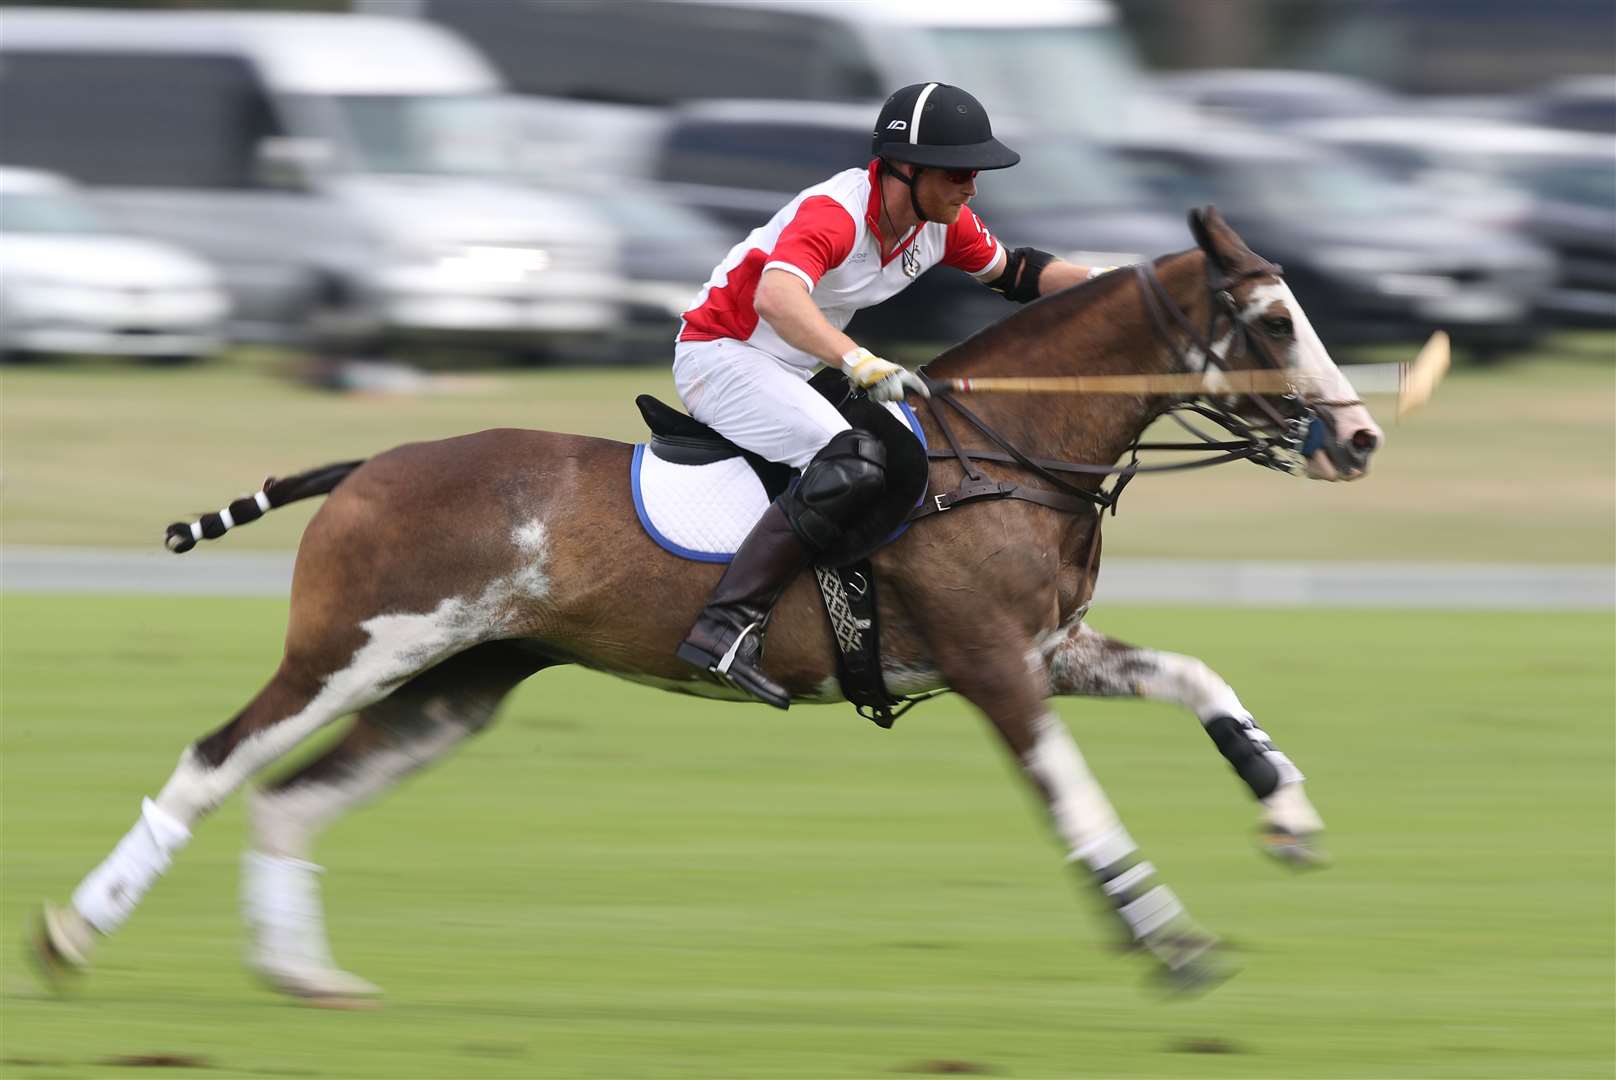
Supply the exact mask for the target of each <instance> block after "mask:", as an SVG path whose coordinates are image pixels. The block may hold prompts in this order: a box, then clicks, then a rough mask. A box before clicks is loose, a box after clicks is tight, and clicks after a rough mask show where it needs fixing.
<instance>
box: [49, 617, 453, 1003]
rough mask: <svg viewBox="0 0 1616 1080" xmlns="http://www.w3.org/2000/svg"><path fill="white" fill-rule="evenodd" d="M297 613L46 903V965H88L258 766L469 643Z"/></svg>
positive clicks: (405, 627) (410, 626)
mask: <svg viewBox="0 0 1616 1080" xmlns="http://www.w3.org/2000/svg"><path fill="white" fill-rule="evenodd" d="M296 615H297V612H296V609H295V608H294V619H293V632H292V633H291V634H289V636H288V648H287V654H286V657H285V658H284V659H283V660H282V662H281V665H280V667H279V668H278V669H277V670H276V672H275V675H274V677H273V678H271V679H270V681H269V682H268V684H266V685H265V686H264V688H263V689H262V690H260V691H259V692H258V694H257V696H256V697H254V698H253V699H252V701H251V702H249V703H248V704H247V706H246V708H244V709H242V710H241V712H239V713H237V714H236V716H235V717H234V718H233V719H232V720H231V721H230V722H229V723H228V724H225V725H224V726H223V727H221V728H220V729H219V730H217V731H215V732H213V733H212V734H211V735H208V736H206V737H204V738H202V739H199V740H197V741H196V742H195V743H193V744H192V745H190V746H188V747H186V749H185V751H184V752H183V753H182V754H181V755H180V760H179V764H178V766H177V767H176V768H175V769H174V773H173V775H172V776H170V777H169V780H168V783H167V784H165V785H164V786H163V789H162V791H161V792H159V794H158V796H157V798H156V799H155V800H153V799H146V800H143V802H142V804H141V812H140V818H139V819H138V820H137V821H136V822H135V825H134V827H133V828H132V829H130V830H129V832H128V833H127V834H126V835H125V836H124V838H123V839H122V840H121V841H119V843H118V845H117V846H116V847H115V848H113V850H112V853H111V854H110V855H108V856H107V858H106V859H105V860H103V861H102V863H101V864H100V865H99V866H97V867H96V868H95V869H94V870H92V871H91V872H90V874H89V875H88V876H87V877H86V878H85V879H84V880H83V881H82V882H80V884H79V887H78V888H77V889H76V890H75V891H74V893H73V903H72V906H71V907H66V908H55V907H52V906H50V905H47V906H46V907H45V909H44V912H43V914H42V918H41V925H40V928H39V936H38V938H37V940H36V954H37V956H38V957H39V959H40V961H41V963H42V964H43V966H44V967H45V969H46V971H47V972H48V973H52V974H54V973H55V972H57V971H60V970H63V969H83V968H86V967H88V965H89V960H90V953H91V951H92V950H93V949H94V947H95V943H96V941H97V940H98V937H100V936H105V935H108V934H111V933H113V932H114V931H115V930H117V929H118V928H119V927H120V926H122V925H123V923H124V921H125V920H126V919H128V917H129V916H130V914H132V913H133V912H134V910H135V907H136V906H137V905H138V904H139V903H140V901H141V899H142V898H143V897H144V896H145V895H146V892H147V891H148V890H149V889H150V888H151V887H152V885H153V884H155V883H156V881H157V879H158V878H159V877H161V876H162V874H163V872H164V871H166V870H167V869H168V867H169V864H170V863H171V862H172V861H173V858H174V856H175V854H177V853H178V852H179V850H180V849H181V848H183V847H184V846H185V845H186V843H187V842H189V840H190V838H191V829H192V828H193V827H194V826H195V825H196V823H197V822H198V821H199V820H201V818H203V817H204V816H206V815H207V814H208V813H209V812H211V811H212V810H213V809H214V808H215V807H217V806H218V805H219V804H220V803H222V802H223V801H224V800H225V799H226V798H227V797H228V796H229V795H230V794H231V793H232V792H234V791H235V790H236V789H237V788H238V787H240V786H241V785H242V784H243V783H244V782H245V781H246V780H247V779H248V778H249V777H250V776H252V775H253V774H254V773H255V772H257V771H258V770H260V769H262V768H264V767H265V766H266V765H268V764H270V763H271V762H273V761H274V760H275V759H277V758H279V757H280V756H281V755H282V754H284V753H286V752H287V751H288V750H290V749H291V748H292V747H294V746H296V745H297V744H298V743H300V742H302V741H303V740H304V739H306V738H307V737H308V736H309V735H311V734H313V733H314V732H315V731H317V730H319V729H320V728H322V727H324V726H325V725H326V724H328V723H330V722H331V721H332V720H335V719H337V718H338V717H340V716H344V715H346V714H348V713H350V712H353V711H354V710H355V709H359V708H363V707H364V706H366V705H369V704H370V703H371V702H373V701H377V700H379V699H380V698H383V697H385V696H386V695H387V694H388V693H390V692H391V691H392V690H393V689H394V688H395V687H397V686H399V685H400V684H402V683H403V682H404V681H405V680H407V679H409V678H410V677H411V676H413V675H415V674H416V673H417V672H419V671H421V670H422V669H423V668H425V667H428V666H430V665H431V664H432V663H435V662H436V661H437V660H438V659H440V658H441V657H442V656H443V655H446V654H448V653H451V652H453V651H454V650H455V648H456V647H459V648H464V645H465V644H466V643H462V644H459V645H458V646H457V645H456V643H454V642H452V641H450V640H448V639H446V638H445V637H444V636H443V635H442V634H441V633H440V634H437V635H434V634H432V633H429V632H423V628H422V627H420V626H417V625H416V622H414V621H411V620H417V621H419V619H418V617H414V616H380V617H378V618H376V619H373V620H371V621H368V622H366V623H363V624H361V625H360V626H359V627H357V628H355V630H354V631H353V632H352V633H349V632H345V631H330V630H329V628H328V627H326V624H324V623H322V624H320V627H321V628H325V629H326V632H300V631H299V624H298V620H297V618H296ZM433 629H434V628H433V627H431V626H426V627H425V628H424V630H425V631H431V630H433ZM367 634H368V635H369V640H368V641H364V640H363V639H364V636H365V635H367ZM294 643H295V646H294ZM316 645H318V646H319V647H318V648H316V647H315V646H316ZM332 657H342V658H345V659H340V660H337V661H336V662H335V663H333V662H332V660H331V658H332Z"/></svg>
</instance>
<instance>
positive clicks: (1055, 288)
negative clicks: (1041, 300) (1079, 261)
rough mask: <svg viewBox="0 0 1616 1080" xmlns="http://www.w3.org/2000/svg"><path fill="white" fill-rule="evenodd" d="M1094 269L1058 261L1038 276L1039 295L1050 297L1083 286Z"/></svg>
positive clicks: (1061, 260)
mask: <svg viewBox="0 0 1616 1080" xmlns="http://www.w3.org/2000/svg"><path fill="white" fill-rule="evenodd" d="M1094 269H1095V268H1094V267H1092V266H1078V265H1076V264H1075V263H1069V262H1067V261H1066V260H1065V259H1056V260H1055V261H1054V262H1052V263H1050V264H1049V265H1048V266H1046V267H1044V272H1043V273H1042V274H1039V275H1038V295H1039V296H1048V295H1049V294H1050V293H1052V292H1059V291H1060V290H1062V289H1065V288H1067V287H1069V286H1072V285H1078V284H1081V283H1082V282H1085V281H1087V280H1088V279H1089V274H1090V273H1091V272H1092V271H1093V270H1094Z"/></svg>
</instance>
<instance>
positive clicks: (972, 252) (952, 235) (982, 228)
mask: <svg viewBox="0 0 1616 1080" xmlns="http://www.w3.org/2000/svg"><path fill="white" fill-rule="evenodd" d="M1001 250H1003V249H1002V248H1000V247H999V242H998V241H997V240H995V239H993V234H992V233H990V232H988V227H987V226H986V225H984V224H982V219H981V218H979V217H977V216H976V214H975V213H974V212H972V210H971V208H970V207H969V206H964V207H961V208H960V215H959V217H958V218H956V219H954V224H952V225H950V226H949V227H948V241H947V243H946V244H945V245H944V247H943V265H944V266H952V267H955V268H956V269H959V270H963V271H965V272H966V273H967V274H980V273H981V272H982V271H984V270H986V269H987V268H988V267H990V266H992V265H993V260H994V259H996V258H998V257H999V252H1000V251H1001Z"/></svg>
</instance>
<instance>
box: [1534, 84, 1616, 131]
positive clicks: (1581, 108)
mask: <svg viewBox="0 0 1616 1080" xmlns="http://www.w3.org/2000/svg"><path fill="white" fill-rule="evenodd" d="M1521 119H1522V120H1524V121H1525V122H1527V123H1531V124H1542V125H1543V126H1544V127H1555V128H1564V129H1565V130H1567V131H1587V132H1591V133H1593V134H1596V135H1616V75H1573V76H1570V77H1569V78H1565V79H1558V80H1556V81H1554V82H1552V83H1550V84H1549V85H1548V86H1545V87H1543V88H1542V89H1541V90H1537V91H1535V92H1533V93H1531V94H1528V95H1527V96H1526V99H1525V109H1524V110H1523V112H1522V115H1521Z"/></svg>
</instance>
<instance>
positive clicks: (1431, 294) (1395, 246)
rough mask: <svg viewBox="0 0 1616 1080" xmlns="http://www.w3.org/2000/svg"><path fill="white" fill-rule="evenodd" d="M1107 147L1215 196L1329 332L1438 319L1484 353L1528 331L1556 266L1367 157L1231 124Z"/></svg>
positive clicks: (1408, 333) (1523, 339)
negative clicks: (1462, 217) (1355, 158)
mask: <svg viewBox="0 0 1616 1080" xmlns="http://www.w3.org/2000/svg"><path fill="white" fill-rule="evenodd" d="M1119 147H1120V149H1121V150H1122V152H1123V153H1124V154H1125V156H1126V157H1127V158H1128V160H1129V161H1130V162H1132V163H1133V165H1134V167H1135V169H1136V170H1137V172H1138V175H1139V177H1140V179H1141V180H1142V181H1143V182H1144V183H1146V184H1148V185H1150V186H1151V187H1152V188H1153V189H1155V190H1156V191H1157V192H1158V194H1159V195H1160V196H1161V197H1162V198H1163V199H1165V200H1166V201H1168V202H1170V203H1172V204H1174V205H1178V206H1197V205H1202V204H1205V203H1214V204H1216V205H1217V206H1218V207H1219V209H1221V210H1222V211H1223V213H1224V216H1225V217H1227V218H1228V220H1229V223H1230V224H1231V225H1233V226H1234V227H1235V228H1236V229H1238V230H1239V232H1240V234H1241V235H1242V236H1243V237H1245V239H1246V241H1247V242H1248V243H1250V244H1251V246H1252V248H1253V249H1254V250H1256V251H1258V252H1260V253H1262V255H1264V256H1265V257H1267V258H1269V259H1272V260H1274V261H1275V262H1278V263H1281V264H1282V265H1284V267H1285V271H1286V274H1285V276H1286V280H1287V281H1288V282H1289V283H1290V285H1291V288H1292V289H1293V290H1294V291H1295V293H1296V296H1297V298H1298V299H1299V300H1300V301H1301V303H1302V306H1303V307H1304V308H1306V309H1307V313H1308V317H1309V318H1310V319H1311V320H1312V322H1313V324H1314V326H1315V327H1316V328H1317V329H1318V331H1319V333H1320V335H1321V336H1322V337H1323V338H1324V339H1325V341H1326V342H1327V343H1329V344H1332V345H1334V344H1362V343H1367V342H1374V341H1395V340H1412V339H1417V338H1421V337H1424V336H1425V335H1427V334H1428V333H1430V332H1431V331H1432V330H1436V329H1445V330H1447V331H1449V333H1450V334H1452V336H1453V338H1454V340H1455V341H1456V342H1459V343H1461V344H1465V345H1467V346H1469V347H1470V348H1471V350H1472V351H1473V352H1476V353H1478V354H1495V353H1498V352H1500V351H1502V350H1505V349H1512V348H1518V347H1520V346H1523V345H1525V344H1527V343H1528V342H1530V341H1531V340H1532V339H1533V338H1534V337H1535V336H1536V334H1537V333H1538V328H1537V327H1536V325H1535V324H1534V323H1533V321H1532V319H1531V317H1530V316H1531V313H1532V311H1533V309H1534V308H1535V306H1536V305H1537V304H1538V302H1539V301H1540V299H1541V297H1542V295H1543V294H1544V292H1545V290H1546V289H1547V288H1548V286H1549V284H1550V282H1551V280H1552V278H1553V275H1554V271H1555V264H1554V259H1553V257H1552V256H1551V255H1550V254H1549V253H1548V252H1546V251H1545V250H1543V249H1542V248H1540V247H1539V246H1537V245H1536V244H1533V243H1531V242H1529V241H1526V240H1523V239H1520V238H1519V237H1516V236H1513V235H1511V234H1510V233H1508V232H1506V231H1504V230H1500V229H1495V228H1485V227H1482V226H1479V225H1474V224H1469V223H1464V222H1458V221H1454V220H1452V219H1450V218H1447V217H1445V216H1444V215H1443V213H1442V212H1441V208H1440V207H1439V206H1438V205H1437V204H1435V202H1434V201H1433V200H1431V199H1430V198H1429V197H1428V196H1426V195H1424V194H1422V193H1421V192H1420V191H1418V190H1417V189H1411V188H1407V187H1402V186H1399V185H1397V184H1394V183H1392V182H1391V181H1390V180H1388V179H1386V178H1385V177H1384V176H1382V175H1381V174H1380V173H1378V172H1376V171H1374V170H1372V169H1370V168H1368V167H1366V166H1362V165H1359V164H1356V163H1354V162H1352V161H1350V160H1348V159H1346V158H1344V157H1342V156H1340V155H1338V154H1331V153H1329V152H1327V151H1325V150H1322V149H1318V148H1316V147H1314V146H1312V145H1310V144H1308V143H1304V142H1301V141H1298V140H1295V139H1289V138H1280V137H1277V136H1273V135H1268V134H1264V133H1262V132H1259V131H1256V130H1252V129H1246V128H1237V127H1229V128H1224V129H1215V128H1205V127H1203V128H1196V129H1189V130H1184V131H1177V132H1160V133H1153V134H1150V135H1140V136H1138V137H1136V138H1133V139H1131V140H1129V141H1127V142H1126V143H1122V144H1119Z"/></svg>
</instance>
